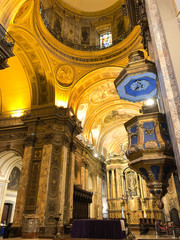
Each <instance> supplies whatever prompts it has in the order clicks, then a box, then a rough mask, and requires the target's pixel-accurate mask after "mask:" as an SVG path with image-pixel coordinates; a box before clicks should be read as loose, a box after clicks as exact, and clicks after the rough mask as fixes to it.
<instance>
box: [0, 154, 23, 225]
mask: <svg viewBox="0 0 180 240" xmlns="http://www.w3.org/2000/svg"><path fill="white" fill-rule="evenodd" d="M14 167H17V168H18V169H20V170H21V167H22V156H21V154H20V153H19V152H18V151H15V150H4V151H1V152H0V190H1V191H0V220H1V217H2V212H3V208H4V203H11V204H12V202H13V206H12V213H11V220H12V218H13V215H14V209H15V203H16V197H17V191H14V190H7V185H8V182H9V176H10V174H11V172H12V170H13V169H14ZM7 193H8V195H7ZM10 193H11V194H10ZM10 201H11V202H10Z"/></svg>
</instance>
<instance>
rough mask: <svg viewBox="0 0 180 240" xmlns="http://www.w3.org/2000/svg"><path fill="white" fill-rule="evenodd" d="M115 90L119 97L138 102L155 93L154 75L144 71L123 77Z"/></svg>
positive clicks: (151, 96) (153, 95)
mask: <svg viewBox="0 0 180 240" xmlns="http://www.w3.org/2000/svg"><path fill="white" fill-rule="evenodd" d="M116 88H117V92H118V94H119V97H120V98H121V99H125V100H129V101H132V102H140V101H143V100H146V99H148V98H153V97H155V96H156V95H157V87H156V75H155V74H154V73H152V72H144V73H141V74H137V75H131V76H127V77H125V78H124V79H123V80H122V81H121V82H119V84H118V86H116Z"/></svg>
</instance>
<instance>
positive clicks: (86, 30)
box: [81, 27, 90, 44]
mask: <svg viewBox="0 0 180 240" xmlns="http://www.w3.org/2000/svg"><path fill="white" fill-rule="evenodd" d="M89 43H90V27H82V28H81V44H89Z"/></svg>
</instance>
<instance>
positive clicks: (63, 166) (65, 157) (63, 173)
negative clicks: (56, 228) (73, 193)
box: [59, 146, 68, 225]
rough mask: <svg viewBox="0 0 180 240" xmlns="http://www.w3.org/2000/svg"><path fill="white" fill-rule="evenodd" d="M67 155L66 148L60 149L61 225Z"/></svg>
mask: <svg viewBox="0 0 180 240" xmlns="http://www.w3.org/2000/svg"><path fill="white" fill-rule="evenodd" d="M67 154H68V149H67V147H66V146H63V147H62V171H61V179H60V184H59V192H60V212H61V214H62V216H61V225H63V223H64V205H65V191H66V172H67V170H66V168H67Z"/></svg>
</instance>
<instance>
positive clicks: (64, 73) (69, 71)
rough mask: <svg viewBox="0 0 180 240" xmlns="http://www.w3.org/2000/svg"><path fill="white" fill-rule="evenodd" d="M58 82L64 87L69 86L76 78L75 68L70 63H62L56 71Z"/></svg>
mask: <svg viewBox="0 0 180 240" xmlns="http://www.w3.org/2000/svg"><path fill="white" fill-rule="evenodd" d="M56 79H57V82H58V83H59V84H60V85H61V86H63V87H69V86H70V85H71V84H72V83H73V80H74V69H73V68H72V67H70V66H68V65H62V66H60V67H59V68H58V69H57V72H56Z"/></svg>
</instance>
